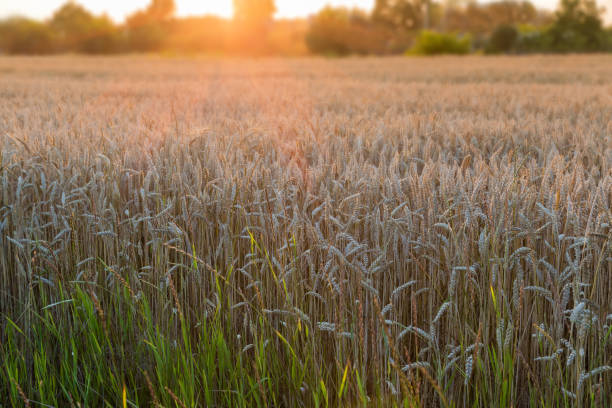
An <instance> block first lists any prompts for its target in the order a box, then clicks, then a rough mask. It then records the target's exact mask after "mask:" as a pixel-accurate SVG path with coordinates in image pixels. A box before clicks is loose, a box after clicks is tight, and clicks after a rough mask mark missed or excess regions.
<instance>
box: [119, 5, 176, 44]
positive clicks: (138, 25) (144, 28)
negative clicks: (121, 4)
mask: <svg viewBox="0 0 612 408" xmlns="http://www.w3.org/2000/svg"><path fill="white" fill-rule="evenodd" d="M175 10H176V7H175V4H174V0H152V1H151V3H150V4H149V5H148V6H147V8H146V9H144V10H139V11H137V12H135V13H134V14H132V15H131V16H129V17H128V18H127V20H126V27H127V34H128V44H129V48H130V49H131V50H134V51H158V50H160V49H161V47H162V45H163V43H164V41H165V39H166V38H167V36H168V31H169V30H168V23H169V22H170V20H171V19H172V17H173V16H174V12H175Z"/></svg>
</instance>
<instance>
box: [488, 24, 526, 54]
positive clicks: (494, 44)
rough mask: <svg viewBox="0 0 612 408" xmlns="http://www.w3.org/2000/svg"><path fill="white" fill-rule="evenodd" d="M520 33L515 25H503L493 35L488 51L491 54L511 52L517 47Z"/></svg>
mask: <svg viewBox="0 0 612 408" xmlns="http://www.w3.org/2000/svg"><path fill="white" fill-rule="evenodd" d="M518 37H519V32H518V30H517V29H516V27H514V26H513V25H510V24H501V25H500V26H498V27H497V28H496V29H495V31H493V33H492V34H491V38H489V43H488V44H487V48H486V51H487V52H491V53H497V52H510V51H512V50H513V49H514V47H515V46H516V42H517V40H518Z"/></svg>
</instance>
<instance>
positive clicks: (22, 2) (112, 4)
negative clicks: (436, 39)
mask: <svg viewBox="0 0 612 408" xmlns="http://www.w3.org/2000/svg"><path fill="white" fill-rule="evenodd" d="M485 1H486V0H485ZM489 1H491V0H489ZM532 1H533V3H534V4H536V5H537V6H538V7H542V8H547V9H551V10H553V9H555V8H556V6H557V4H558V3H559V0H532ZM597 1H598V3H599V5H600V6H604V7H606V9H607V10H608V12H607V16H606V20H607V22H609V23H612V0H597ZM65 2H66V0H0V18H1V17H6V16H9V15H14V14H19V15H26V16H29V17H34V18H38V19H42V18H47V17H49V16H50V15H51V14H52V13H53V11H54V10H56V9H57V8H58V7H60V6H61V5H62V4H64V3H65ZM149 2H150V0H77V3H80V4H82V5H84V6H85V7H86V8H87V9H88V10H91V11H92V12H94V13H96V14H99V13H106V14H108V15H109V16H111V17H112V18H113V19H114V20H115V21H122V20H123V19H124V18H125V16H126V15H128V14H130V13H132V12H133V11H135V10H137V9H140V8H144V7H145V6H146V5H147V4H148V3H149ZM175 2H176V5H177V14H178V15H179V16H185V15H201V14H217V15H221V16H225V17H229V16H231V15H232V0H175ZM326 4H331V5H333V6H348V7H355V6H356V7H360V8H362V9H366V10H369V9H371V8H372V5H373V4H374V0H276V8H277V10H278V12H277V14H276V16H277V17H296V16H307V15H309V14H312V13H314V12H316V11H317V10H319V9H321V8H322V7H324V6H325V5H326Z"/></svg>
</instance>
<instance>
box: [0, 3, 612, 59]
mask: <svg viewBox="0 0 612 408" xmlns="http://www.w3.org/2000/svg"><path fill="white" fill-rule="evenodd" d="M275 12H276V7H275V4H274V0H234V17H233V19H225V18H221V17H217V16H202V17H183V18H179V17H176V16H175V3H174V0H152V1H151V2H150V4H149V5H148V6H147V7H146V8H145V9H142V10H138V11H136V12H134V13H133V14H131V15H129V16H128V17H127V18H126V20H125V22H124V23H122V24H116V23H114V22H113V21H112V20H111V19H110V18H109V17H108V16H106V15H94V14H93V13H91V12H90V11H88V10H87V9H85V8H84V7H83V6H81V5H79V4H78V3H75V2H73V1H68V2H67V3H66V4H64V5H63V6H61V7H60V8H59V9H58V10H56V11H55V12H54V13H53V15H52V16H51V17H50V18H49V19H47V20H45V21H37V20H33V19H29V18H26V17H10V18H6V19H4V20H0V53H5V54H51V53H69V52H73V53H88V54H111V53H129V52H177V53H189V52H193V53H209V54H223V55H226V54H239V55H278V54H280V55H302V54H307V53H314V54H325V55H348V54H376V55H384V54H401V53H412V54H443V53H455V54H462V53H469V52H486V53H528V52H539V53H546V52H602V51H612V30H611V29H609V28H608V29H606V28H605V27H604V24H603V20H602V12H603V10H601V9H599V8H598V7H597V4H596V2H595V0H560V4H559V7H558V9H557V11H556V12H554V13H553V12H547V11H544V10H540V9H537V8H536V7H535V6H534V5H533V4H532V3H530V2H529V1H512V0H500V1H496V2H493V3H487V4H478V3H476V2H473V1H469V0H468V1H467V2H466V1H465V0H445V1H444V2H440V1H434V0H376V2H375V5H374V8H373V10H371V11H370V12H366V11H363V10H360V9H348V8H342V7H331V6H327V7H325V8H323V9H322V10H320V11H319V12H318V13H316V14H315V15H313V16H311V17H309V18H308V19H294V20H282V19H280V20H275V19H274V18H273V16H274V13H275Z"/></svg>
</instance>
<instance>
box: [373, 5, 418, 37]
mask: <svg viewBox="0 0 612 408" xmlns="http://www.w3.org/2000/svg"><path fill="white" fill-rule="evenodd" d="M428 13H429V1H428V0H376V3H375V4H374V10H373V11H372V19H373V20H374V21H376V22H378V23H380V24H383V25H386V26H388V27H391V28H394V29H403V30H418V29H421V28H423V27H426V26H427V25H428V23H429V21H428Z"/></svg>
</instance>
